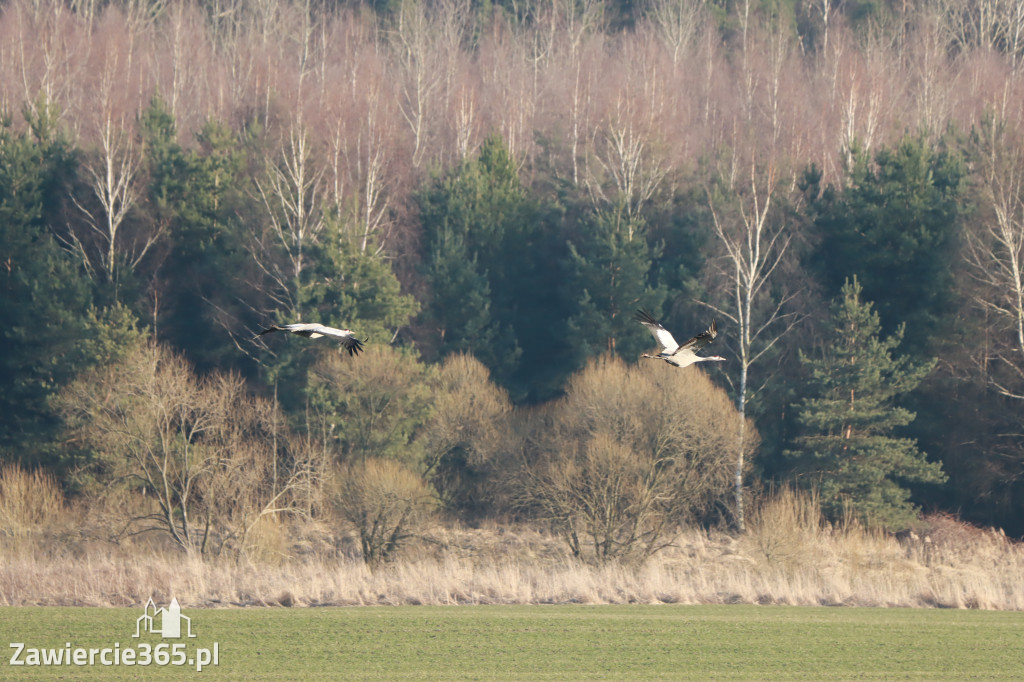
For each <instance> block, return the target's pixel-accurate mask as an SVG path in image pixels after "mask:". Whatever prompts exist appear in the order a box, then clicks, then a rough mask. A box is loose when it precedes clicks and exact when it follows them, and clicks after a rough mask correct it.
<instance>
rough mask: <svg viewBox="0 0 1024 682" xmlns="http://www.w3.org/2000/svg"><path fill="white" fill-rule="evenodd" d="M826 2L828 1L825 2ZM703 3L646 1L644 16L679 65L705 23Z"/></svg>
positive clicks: (697, 1)
mask: <svg viewBox="0 0 1024 682" xmlns="http://www.w3.org/2000/svg"><path fill="white" fill-rule="evenodd" d="M825 1H826V2H827V1H828V0H825ZM705 7H706V3H705V0H681V1H680V0H649V2H648V3H647V10H646V15H647V17H648V21H650V22H651V23H653V25H654V27H655V28H656V30H657V34H658V37H659V38H660V39H661V41H662V42H663V43H664V44H665V48H666V49H667V50H668V51H669V53H670V54H671V56H672V63H673V64H679V63H680V61H682V59H683V56H684V55H685V54H686V51H687V50H688V49H690V47H691V46H692V45H693V42H694V40H695V39H696V37H697V34H698V33H699V32H700V30H701V28H702V27H703V25H704V21H705Z"/></svg>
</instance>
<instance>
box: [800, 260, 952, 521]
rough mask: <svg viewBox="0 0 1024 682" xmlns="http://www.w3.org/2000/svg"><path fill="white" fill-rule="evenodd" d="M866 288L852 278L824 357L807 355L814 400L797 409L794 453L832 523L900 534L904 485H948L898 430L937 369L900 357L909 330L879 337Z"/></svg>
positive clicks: (835, 310)
mask: <svg viewBox="0 0 1024 682" xmlns="http://www.w3.org/2000/svg"><path fill="white" fill-rule="evenodd" d="M861 291H862V289H861V285H860V283H859V282H858V281H857V279H856V278H855V279H854V280H853V281H852V282H850V281H847V282H846V283H845V284H844V286H843V289H842V295H841V298H839V299H837V300H836V302H835V303H834V304H833V306H832V310H831V326H832V329H831V333H830V334H829V338H827V339H826V342H825V347H824V349H823V352H822V353H821V355H820V356H819V357H814V358H812V357H809V356H807V355H805V354H803V353H802V352H801V354H800V359H801V362H802V363H803V364H804V366H805V367H807V368H808V369H809V370H810V374H811V378H810V382H809V393H810V395H809V397H807V398H804V399H803V400H802V401H801V402H800V403H799V406H798V410H799V413H798V417H797V422H798V424H799V430H800V433H801V435H800V436H799V437H798V438H797V439H796V441H795V446H796V447H795V449H793V450H791V451H789V452H787V454H788V455H789V456H791V457H794V458H797V461H798V464H797V470H798V472H799V475H800V478H801V480H804V481H808V482H810V483H812V484H816V485H818V486H819V489H820V494H821V499H822V503H823V506H824V511H825V512H826V513H827V514H828V515H829V516H830V517H832V518H833V519H835V518H840V517H842V515H843V514H844V513H845V512H847V511H849V512H852V513H853V514H854V515H855V516H856V517H858V518H859V519H861V520H863V521H865V522H866V523H869V524H871V525H877V526H881V527H884V528H888V529H899V528H903V527H906V525H907V524H908V523H909V522H910V521H911V520H912V519H913V517H914V514H915V507H914V505H913V504H912V503H911V502H910V500H909V497H910V491H909V490H908V489H907V488H905V487H904V485H903V484H904V483H941V482H943V481H944V480H945V475H944V474H943V473H942V468H941V465H940V464H939V463H933V462H929V461H927V460H926V458H925V455H924V454H923V453H922V452H920V451H919V450H918V448H917V443H916V441H914V440H912V439H909V438H901V437H898V436H897V435H896V433H897V431H898V430H899V429H900V428H901V427H904V426H906V425H907V424H909V423H910V422H912V421H913V419H914V413H912V412H910V411H908V410H906V409H904V408H903V407H901V406H900V405H899V398H900V396H902V395H904V394H906V393H908V392H909V391H912V390H914V388H916V387H917V385H918V384H919V383H920V382H921V380H922V379H924V377H925V375H927V374H928V373H929V372H930V371H931V370H932V368H933V367H934V366H935V361H934V360H929V361H926V362H916V363H915V362H912V361H911V360H909V359H908V358H906V357H893V351H894V350H895V349H896V348H897V346H899V345H900V342H901V341H902V338H903V327H902V326H901V327H899V328H898V329H897V331H896V332H895V333H893V334H892V335H891V336H889V337H888V338H886V339H884V340H883V339H881V338H879V329H880V323H879V318H878V313H876V312H874V311H873V310H872V305H871V303H869V302H861Z"/></svg>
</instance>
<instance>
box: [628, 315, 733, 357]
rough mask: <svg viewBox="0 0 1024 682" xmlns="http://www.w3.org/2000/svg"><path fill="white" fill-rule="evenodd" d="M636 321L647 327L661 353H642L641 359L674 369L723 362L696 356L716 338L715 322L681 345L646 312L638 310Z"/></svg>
mask: <svg viewBox="0 0 1024 682" xmlns="http://www.w3.org/2000/svg"><path fill="white" fill-rule="evenodd" d="M636 320H637V322H639V323H640V324H642V325H643V326H645V327H647V330H648V331H649V332H651V335H652V336H654V340H655V341H657V342H658V345H659V346H660V347H661V352H660V353H658V354H657V355H649V354H647V353H644V354H643V355H641V356H640V357H642V358H650V359H652V360H664V361H665V362H667V363H668V364H670V365H674V366H675V367H689V366H690V365H692V364H694V363H696V362H723V361H725V358H723V357H722V356H720V355H708V356H701V355H697V351H699V350H700V349H701V348H703V347H704V346H706V345H708V344H709V343H711V342H712V341H714V339H715V337H716V336H718V324H717V323H716V321H715V320H711V326H710V327H708V328H707V330H706V331H703V332H701V333H700V334H697V336H695V337H693V338H692V339H690V340H689V341H687V342H686V343H683V344H679V343H676V340H675V338H674V337H673V336H672V334H671V333H670V332H669V331H668V330H667V329H665V328H664V327H662V326H661V323H660V322H658V321H657V320H655V319H654V318H653V317H651V315H650V314H649V313H648V312H646V311H644V310H638V311H637V314H636Z"/></svg>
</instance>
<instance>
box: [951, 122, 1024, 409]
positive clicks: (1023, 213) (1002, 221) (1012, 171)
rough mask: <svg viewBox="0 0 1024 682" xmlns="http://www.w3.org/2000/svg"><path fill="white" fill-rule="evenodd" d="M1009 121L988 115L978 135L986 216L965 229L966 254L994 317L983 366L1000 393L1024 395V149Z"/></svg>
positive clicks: (979, 299) (982, 298)
mask: <svg viewBox="0 0 1024 682" xmlns="http://www.w3.org/2000/svg"><path fill="white" fill-rule="evenodd" d="M1009 125H1010V124H1009V123H1008V122H1006V121H998V120H995V119H989V120H988V121H986V122H985V124H984V125H982V126H981V127H980V129H979V132H978V134H977V136H976V148H977V152H978V154H977V158H978V162H979V163H978V165H979V170H980V176H981V179H982V192H983V197H984V200H985V203H986V206H985V209H986V214H987V218H986V219H985V220H981V221H975V222H973V223H972V224H971V225H970V226H969V228H968V229H967V231H966V237H967V249H966V251H965V255H966V258H967V262H968V264H969V266H970V268H971V273H972V274H973V275H974V277H975V278H976V279H977V281H978V283H979V285H980V291H979V294H978V295H977V296H976V298H975V300H976V301H977V303H978V305H979V306H981V308H982V309H983V310H984V311H985V312H986V313H989V314H990V315H991V317H992V319H993V329H992V330H991V336H990V342H989V343H986V344H984V349H985V352H984V353H983V354H982V356H981V358H980V359H981V364H982V370H983V372H984V374H985V376H986V377H987V378H988V381H989V383H990V384H991V385H992V386H993V388H995V389H996V390H997V391H998V392H999V393H1001V394H1002V395H1005V396H1007V397H1010V398H1015V399H1021V400H1024V151H1022V147H1021V145H1022V135H1021V134H1020V131H1019V130H1013V129H1011V128H1009V127H1008V126H1009ZM996 365H998V367H996Z"/></svg>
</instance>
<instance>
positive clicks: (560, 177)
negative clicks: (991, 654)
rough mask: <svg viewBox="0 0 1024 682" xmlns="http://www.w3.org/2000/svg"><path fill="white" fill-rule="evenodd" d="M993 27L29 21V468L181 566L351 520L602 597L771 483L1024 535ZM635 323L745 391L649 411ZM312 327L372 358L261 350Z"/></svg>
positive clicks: (318, 7) (7, 188)
mask: <svg viewBox="0 0 1024 682" xmlns="http://www.w3.org/2000/svg"><path fill="white" fill-rule="evenodd" d="M999 7H1002V5H1000V6H999ZM1004 9H1005V8H1004ZM982 10H983V8H982V7H981V3H964V4H957V3H953V2H950V3H940V4H938V5H936V6H935V7H929V8H922V9H915V10H909V9H907V8H906V6H903V5H900V6H897V5H891V6H890V5H871V6H867V5H865V6H863V7H862V6H860V5H858V6H857V7H856V8H855V7H853V6H852V5H849V6H843V7H842V8H835V7H832V6H831V4H830V3H814V4H803V3H799V2H794V3H781V4H753V3H735V4H717V3H702V2H693V3H669V2H664V3H661V2H652V3H651V4H649V5H644V6H643V7H639V6H638V7H630V8H627V7H625V6H613V5H605V4H603V3H599V2H592V3H571V4H565V3H560V2H551V3H541V4H536V5H528V6H523V7H520V6H510V7H505V6H503V5H495V6H493V7H492V6H487V7H484V6H477V5H473V4H470V3H468V2H466V3H462V2H456V1H454V0H453V1H450V2H436V3H414V2H405V3H399V4H397V5H395V6H388V7H384V6H379V7H375V8H374V11H370V8H367V7H362V6H347V5H340V4H339V5H335V4H333V3H311V2H306V3H298V2H267V3H260V4H258V5H251V4H246V3H232V2H223V3H206V4H202V3H180V4H174V5H173V6H164V5H163V4H161V3H118V2H111V3H106V4H95V3H63V2H57V1H56V0H54V1H53V2H48V3H29V2H20V1H18V0H14V1H12V2H9V3H6V4H5V5H4V6H3V14H2V16H0V56H2V59H0V65H2V66H0V88H2V89H3V92H4V98H3V101H5V102H7V103H8V105H9V106H10V103H13V102H20V103H21V105H20V106H19V107H17V111H15V110H10V109H9V110H7V111H5V112H4V116H3V120H2V130H0V230H2V242H3V253H4V263H5V267H4V269H3V271H2V277H3V291H4V295H3V297H2V303H0V321H2V325H0V327H2V329H3V330H4V331H3V337H2V344H3V352H2V354H0V355H2V360H0V363H2V368H0V377H2V382H3V386H4V390H3V391H2V392H0V401H3V405H2V411H3V414H4V418H3V421H2V425H0V429H2V432H0V452H2V457H3V459H4V460H5V461H17V462H20V463H22V464H23V465H25V466H29V467H36V466H42V467H46V468H48V469H50V470H52V471H53V472H55V473H56V475H57V476H58V478H59V479H60V480H61V481H62V483H63V484H64V486H65V488H66V490H68V491H69V493H71V494H72V495H80V496H85V497H88V496H96V495H100V496H106V497H105V498H104V499H106V501H105V504H114V505H116V504H125V505H131V504H136V505H137V508H136V509H135V512H133V514H134V515H135V516H136V517H137V518H138V522H139V523H140V524H143V525H146V524H151V525H152V527H155V528H159V529H164V530H166V532H167V533H168V534H170V535H171V536H172V537H173V538H174V542H176V543H178V544H179V545H181V546H183V547H186V548H189V549H198V548H207V547H209V546H210V543H221V544H224V543H227V544H229V545H230V544H231V543H232V542H235V541H238V542H242V541H241V540H237V538H244V537H245V535H246V533H247V532H248V531H249V529H251V528H252V524H253V523H255V521H256V520H257V519H259V518H261V517H262V516H264V515H267V514H277V513H281V512H282V510H285V511H287V513H303V514H306V515H313V516H315V515H316V514H319V513H324V510H325V509H327V508H328V507H332V506H333V507H336V508H338V509H339V510H340V511H342V512H343V513H345V514H347V515H348V516H349V521H350V522H351V523H353V524H355V525H356V526H357V527H359V528H361V529H362V531H361V532H362V533H363V537H362V541H363V545H364V554H367V555H368V556H369V555H374V556H376V555H379V554H380V553H382V552H383V553H386V548H387V547H388V546H389V543H393V542H399V541H400V539H401V536H402V532H403V531H402V528H403V526H407V524H408V522H409V521H410V520H412V519H415V518H417V517H418V515H419V514H421V513H422V512H423V511H424V509H425V508H431V509H435V508H437V507H438V506H440V507H441V508H442V509H444V510H445V512H446V513H448V514H451V515H454V516H458V517H462V518H465V519H479V518H482V517H486V516H488V515H496V516H510V515H511V516H523V517H524V518H533V519H538V520H544V521H545V522H546V523H550V524H552V527H554V528H556V529H557V530H558V532H560V533H562V534H563V536H564V537H565V538H566V541H567V542H568V543H569V544H570V546H571V547H573V550H574V551H576V552H578V553H580V554H588V555H590V554H592V555H594V556H598V557H605V558H611V557H613V556H616V555H617V554H620V553H640V554H643V553H644V552H650V551H656V549H657V547H658V546H659V543H660V542H663V541H664V538H665V534H666V533H667V532H668V530H667V529H668V528H670V527H671V526H672V525H673V524H678V523H680V522H683V521H694V520H697V521H704V522H714V521H718V522H722V523H727V524H731V525H733V526H739V527H742V525H743V508H744V504H743V503H744V499H745V498H747V497H749V495H751V493H752V491H756V490H758V489H760V488H762V487H768V486H769V485H770V484H772V483H773V482H781V481H792V482H795V483H796V484H798V485H806V486H808V487H813V488H815V489H816V490H817V491H818V494H819V496H820V497H819V499H820V500H821V502H822V504H823V506H824V507H825V511H826V512H827V513H828V514H829V515H830V516H831V517H832V518H833V519H841V518H845V517H848V516H851V515H852V516H854V517H856V518H860V519H862V520H863V521H865V522H867V523H870V524H875V525H879V526H882V527H886V528H891V529H901V528H905V527H907V526H908V525H909V524H911V523H912V522H913V519H914V518H915V515H916V514H917V513H918V511H919V510H920V509H922V508H924V509H929V510H947V511H953V512H956V513H959V514H962V515H963V516H964V518H967V519H969V520H973V521H976V522H979V523H989V524H995V525H999V526H1002V527H1005V528H1006V529H1007V531H1008V532H1011V533H1014V534H1018V535H1019V534H1020V533H1021V532H1024V528H1021V527H1020V525H1019V523H1020V522H1019V518H1020V514H1019V513H1018V512H1019V502H1018V501H1017V500H1018V498H1019V495H1016V493H1017V492H1018V488H1019V479H1020V476H1019V474H1020V471H1021V466H1022V456H1024V440H1022V438H1021V434H1020V431H1019V414H1020V410H1019V405H1020V399H1021V396H1024V355H1022V351H1021V349H1022V348H1024V331H1022V330H1024V303H1022V301H1024V284H1022V282H1024V276H1022V273H1024V264H1022V263H1021V258H1022V248H1024V227H1022V225H1024V203H1022V201H1021V197H1022V190H1021V185H1020V178H1021V175H1022V172H1021V171H1022V169H1024V159H1022V157H1021V155H1020V151H1019V150H1020V144H1019V143H1020V138H1021V131H1022V122H1021V120H1020V118H1021V111H1020V110H1019V109H1020V108H1019V107H1017V106H1015V105H1014V103H1015V102H1017V101H1019V97H1018V95H1019V92H1020V87H1021V78H1020V73H1019V66H1018V57H1019V47H1018V45H1017V44H1016V43H1015V42H1014V41H1013V40H1012V36H1013V35H1016V34H1015V33H1014V31H1013V28H1014V26H1013V24H1012V21H1011V14H1005V16H1004V14H1001V13H1000V12H1001V11H1002V10H1000V11H995V12H993V13H986V12H983V11H982ZM984 17H987V18H988V19H987V20H991V21H990V22H989V23H985V22H983V21H981V18H984ZM976 20H977V21H976ZM29 35H31V36H33V39H32V40H27V39H26V37H27V36H29ZM636 308H645V309H648V310H650V311H652V312H653V313H654V314H655V315H656V316H657V317H659V318H660V319H661V320H662V321H663V323H665V324H666V326H668V327H669V328H670V329H671V330H672V331H673V332H674V333H675V334H676V336H677V338H686V337H687V336H688V334H687V331H693V332H696V331H697V330H699V329H703V328H705V326H706V325H707V323H708V322H709V318H711V317H715V318H717V320H718V325H719V330H720V333H719V338H718V340H717V341H716V344H717V345H720V348H719V349H718V351H717V352H719V353H720V354H722V355H726V356H728V358H729V361H728V362H726V363H724V364H723V365H722V366H721V367H716V368H715V369H713V370H710V371H709V372H708V374H707V375H705V374H702V373H701V372H699V371H697V370H686V371H685V372H673V371H672V370H673V368H671V367H668V366H664V365H661V363H658V365H660V366H657V367H653V366H652V367H643V368H639V367H634V366H633V363H634V361H635V359H636V357H637V356H638V355H639V353H640V352H642V351H644V350H646V349H648V348H649V346H650V345H651V339H650V336H649V335H648V334H647V332H646V331H645V330H644V329H643V328H642V327H641V326H640V325H639V324H637V323H636V322H635V321H633V320H632V314H633V311H634V310H635V309H636ZM300 320H301V321H320V322H323V323H325V324H330V325H333V326H341V327H347V328H351V329H354V330H356V331H357V334H358V335H359V336H360V337H361V338H365V339H366V340H367V349H368V350H367V352H366V353H365V354H364V355H363V356H360V357H358V358H353V359H343V358H341V357H340V356H337V355H336V354H335V353H334V352H332V350H331V349H329V348H324V347H322V346H319V345H312V344H309V343H302V341H303V340H302V339H290V338H289V339H279V338H267V337H264V338H263V339H262V340H259V341H254V340H253V338H252V337H253V335H254V333H255V332H256V331H258V329H259V327H260V326H261V325H264V324H267V323H270V322H291V321H300ZM726 396H727V397H726ZM693 400H696V401H697V402H696V403H693V402H692V401H693ZM711 405H713V406H714V411H713V412H711V413H709V412H707V411H706V410H707V408H708V407H709V406H711ZM154 467H155V468H154ZM172 474H173V475H172ZM243 474H244V476H243ZM169 478H170V479H171V480H173V481H174V482H175V484H174V485H170V486H169V485H167V484H166V483H165V481H166V480H168V479H169ZM382 481H383V482H384V483H382ZM115 482H117V484H116V485H114V483H115ZM360 482H361V483H360ZM382 485H384V486H385V488H387V486H390V487H391V488H393V489H399V490H404V491H405V492H404V493H402V494H394V490H391V492H386V491H385V488H381V487H380V486H382ZM161 486H163V488H162V489H161ZM368 490H376V491H377V492H376V493H373V494H370V493H368V492H367V491H368ZM613 492H614V493H615V494H616V495H618V496H619V497H617V498H615V499H613V497H614V496H613V495H612V493H613ZM140 495H141V496H143V497H144V498H145V504H144V505H142V506H138V505H139V504H141V503H139V499H140V498H139V496H140ZM133 496H135V497H133ZM107 497H109V499H107ZM598 499H600V500H603V503H601V504H598V503H597V501H596V500H598ZM133 500H134V502H133ZM382 501H387V504H384V502H382ZM382 504H384V506H380V505H382ZM375 505H376V506H375ZM143 507H144V508H143ZM375 553H376V554H375Z"/></svg>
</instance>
